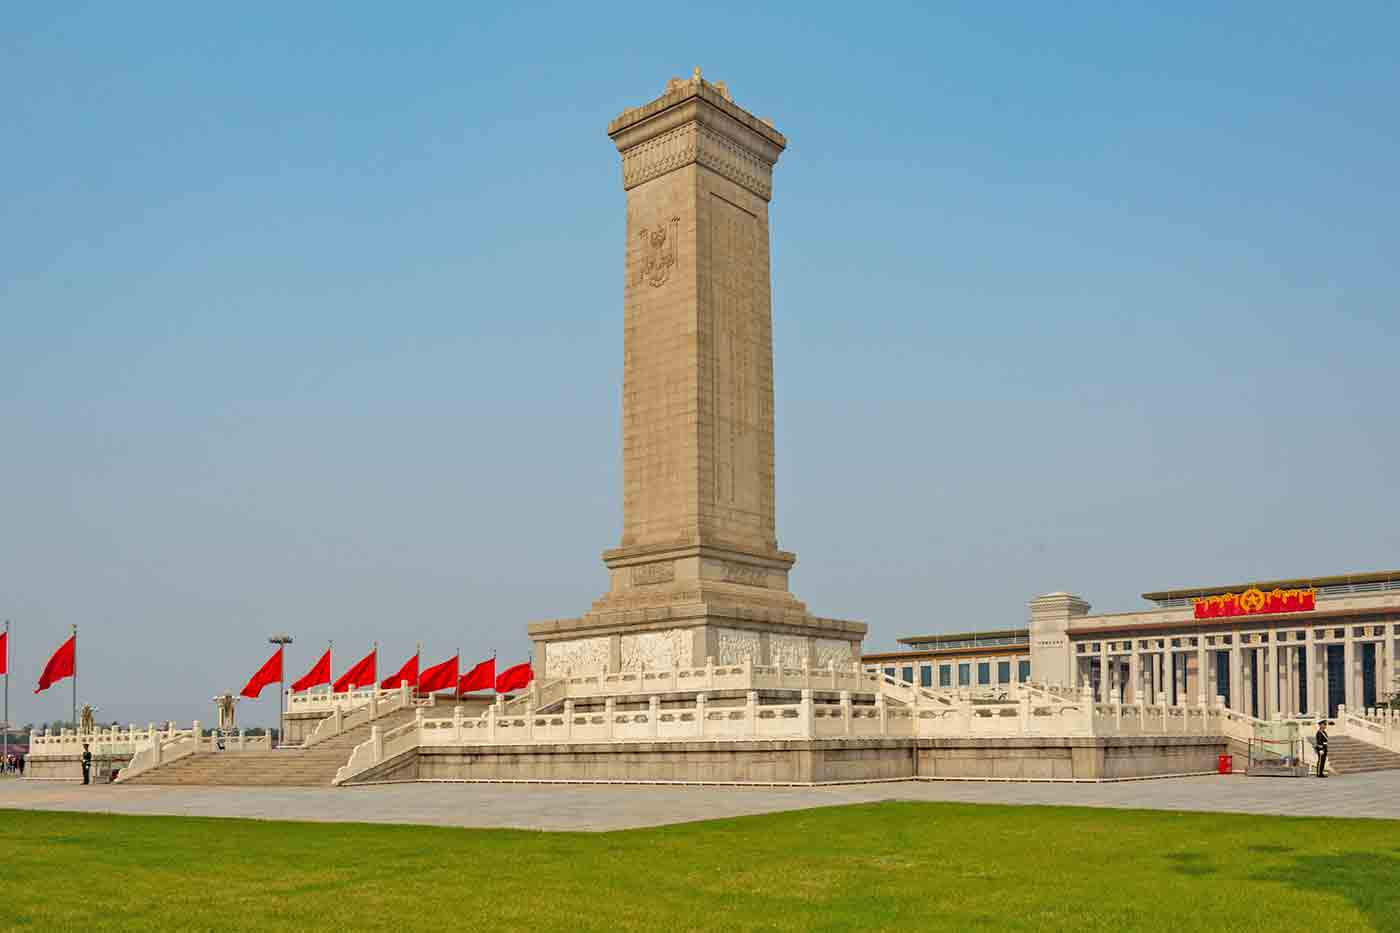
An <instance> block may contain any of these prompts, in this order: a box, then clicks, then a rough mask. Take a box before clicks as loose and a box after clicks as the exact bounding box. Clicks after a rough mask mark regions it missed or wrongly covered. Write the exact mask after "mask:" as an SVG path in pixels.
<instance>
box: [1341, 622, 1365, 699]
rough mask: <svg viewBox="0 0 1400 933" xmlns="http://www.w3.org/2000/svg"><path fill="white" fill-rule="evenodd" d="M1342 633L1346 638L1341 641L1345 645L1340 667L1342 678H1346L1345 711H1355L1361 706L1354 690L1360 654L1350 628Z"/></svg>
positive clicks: (1359, 697) (1356, 691)
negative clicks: (1343, 658)
mask: <svg viewBox="0 0 1400 933" xmlns="http://www.w3.org/2000/svg"><path fill="white" fill-rule="evenodd" d="M1343 631H1345V632H1346V638H1345V639H1344V640H1343V644H1344V645H1346V648H1345V649H1344V650H1345V653H1346V661H1345V663H1344V664H1343V665H1342V670H1343V671H1345V673H1344V674H1343V676H1344V677H1345V678H1346V680H1345V683H1346V704H1347V709H1355V708H1356V707H1357V706H1359V705H1361V695H1360V691H1358V690H1357V689H1356V681H1357V670H1356V668H1357V666H1358V665H1357V656H1358V655H1359V654H1360V652H1358V651H1357V650H1356V644H1355V639H1353V638H1352V637H1351V626H1350V625H1348V626H1347V627H1346V628H1345V629H1343Z"/></svg>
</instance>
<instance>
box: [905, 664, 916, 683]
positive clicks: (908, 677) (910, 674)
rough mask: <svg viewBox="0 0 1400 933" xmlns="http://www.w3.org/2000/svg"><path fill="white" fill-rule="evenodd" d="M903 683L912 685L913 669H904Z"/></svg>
mask: <svg viewBox="0 0 1400 933" xmlns="http://www.w3.org/2000/svg"><path fill="white" fill-rule="evenodd" d="M904 682H905V683H906V684H912V683H913V682H914V668H913V667H906V668H905V669H904Z"/></svg>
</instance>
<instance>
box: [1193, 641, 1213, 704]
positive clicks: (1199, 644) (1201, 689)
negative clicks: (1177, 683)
mask: <svg viewBox="0 0 1400 933" xmlns="http://www.w3.org/2000/svg"><path fill="white" fill-rule="evenodd" d="M1209 689H1210V681H1209V679H1208V678H1207V676H1206V637H1205V636H1204V635H1197V636H1196V702H1197V704H1198V705H1200V706H1205V705H1206V703H1207V702H1208V701H1209V699H1210V695H1209V693H1208V692H1207V691H1208V690H1209Z"/></svg>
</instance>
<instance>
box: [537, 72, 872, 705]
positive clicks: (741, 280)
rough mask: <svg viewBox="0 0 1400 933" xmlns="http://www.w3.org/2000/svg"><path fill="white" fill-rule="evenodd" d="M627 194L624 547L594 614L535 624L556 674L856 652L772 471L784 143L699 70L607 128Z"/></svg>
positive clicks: (544, 657) (856, 640) (786, 661)
mask: <svg viewBox="0 0 1400 933" xmlns="http://www.w3.org/2000/svg"><path fill="white" fill-rule="evenodd" d="M608 135H609V136H610V137H611V138H612V140H613V142H614V143H615V144H616V145H617V149H618V151H619V152H620V153H621V156H622V187H623V189H624V190H625V191H626V192H627V243H626V250H625V256H626V259H625V272H626V279H625V284H624V287H623V305H624V312H623V319H624V323H623V327H624V346H623V393H622V448H623V450H622V454H623V456H622V460H623V464H622V471H623V529H622V541H621V542H620V546H619V547H617V548H614V549H612V550H609V551H605V552H604V554H603V562H604V564H606V566H607V568H608V572H609V575H610V577H611V585H610V587H609V590H608V592H607V593H606V594H605V595H604V596H603V597H602V598H601V599H599V600H597V601H596V602H595V603H594V604H593V607H592V609H591V610H590V611H589V612H587V613H586V614H585V615H583V616H581V617H579V618H573V619H559V620H555V621H552V622H540V623H536V624H534V625H531V626H530V627H529V634H530V638H531V639H532V640H533V642H534V643H535V657H536V669H537V670H538V671H539V672H540V674H541V676H542V677H544V678H546V679H548V678H554V677H560V676H564V675H565V674H567V673H570V672H572V673H595V672H597V671H599V670H603V669H606V670H610V671H620V670H639V669H643V668H670V667H673V666H677V667H699V666H703V665H704V664H705V663H706V659H707V658H712V659H713V660H714V661H715V663H717V664H735V663H741V662H743V661H745V660H752V662H753V663H756V664H779V663H780V664H783V665H787V666H790V667H801V666H803V665H804V664H806V665H808V666H811V667H825V666H826V665H827V664H828V663H829V662H831V661H836V662H837V663H839V664H841V665H843V666H844V665H849V664H850V663H852V662H855V661H858V660H859V657H860V643H861V639H862V638H863V637H864V635H865V631H866V627H865V625H864V623H859V622H847V621H842V620H837V619H824V618H818V617H816V616H812V615H809V614H808V612H807V609H806V606H805V605H804V604H803V603H802V602H801V601H799V600H798V599H797V598H796V597H795V596H793V594H792V593H791V592H790V591H789V589H788V572H789V570H791V568H792V566H793V564H794V563H795V562H796V555H795V554H793V553H792V552H790V551H784V550H782V549H780V548H779V547H778V539H777V530H776V521H775V502H774V482H773V460H774V450H773V444H774V441H773V311H772V291H771V282H770V271H769V244H768V202H769V200H770V198H771V197H772V194H773V166H774V164H775V163H776V162H777V160H778V156H779V154H781V153H782V151H783V149H784V148H785V147H786V146H787V140H786V139H785V138H784V137H783V134H781V133H779V132H778V131H777V130H776V129H775V128H774V127H773V125H772V123H770V122H769V121H767V120H762V119H759V118H758V117H755V116H753V115H752V114H750V113H749V112H747V111H746V110H744V109H743V108H741V107H739V106H737V105H736V104H735V103H734V101H733V98H732V97H731V96H730V93H729V90H728V89H727V88H726V86H725V85H724V84H723V83H710V82H708V81H706V80H704V78H703V77H702V76H701V74H700V69H698V68H697V69H696V70H695V73H694V75H693V76H692V77H691V78H689V79H680V78H674V79H672V80H671V81H670V82H669V83H668V84H667V86H666V90H665V92H664V93H663V94H662V95H661V96H660V97H658V98H657V99H656V100H653V101H651V102H650V103H648V104H644V105H643V106H641V107H637V108H635V109H632V110H627V111H624V112H623V113H622V115H621V116H619V117H618V118H617V119H615V120H613V121H612V123H611V124H609V126H608Z"/></svg>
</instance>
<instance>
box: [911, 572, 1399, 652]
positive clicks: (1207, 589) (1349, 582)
mask: <svg viewBox="0 0 1400 933" xmlns="http://www.w3.org/2000/svg"><path fill="white" fill-rule="evenodd" d="M1384 584H1391V586H1385V585H1384ZM1251 586H1253V587H1257V588H1259V589H1261V590H1275V589H1278V590H1289V589H1303V588H1307V587H1317V588H1319V589H1321V588H1322V587H1357V590H1358V592H1368V591H1370V590H1373V589H1375V590H1380V589H1391V588H1394V587H1400V570H1382V571H1377V572H1372V573H1346V574H1341V575H1338V576H1332V577H1298V578H1296V579H1292V580H1264V581H1249V582H1246V583H1227V584H1225V585H1223V586H1197V587H1192V588H1190V589H1184V590H1162V591H1161V592H1159V593H1143V594H1142V598H1143V599H1146V600H1149V601H1151V602H1154V603H1160V602H1165V601H1167V600H1174V599H1196V598H1199V597H1201V596H1215V595H1217V594H1220V593H1238V592H1240V591H1241V590H1247V589H1249V588H1250V587H1251ZM901 640H903V639H901Z"/></svg>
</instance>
